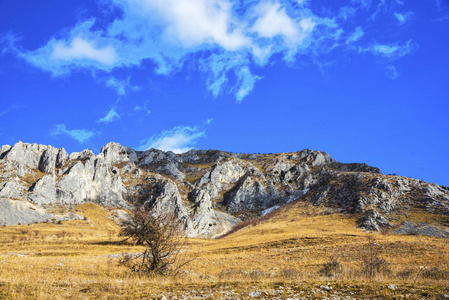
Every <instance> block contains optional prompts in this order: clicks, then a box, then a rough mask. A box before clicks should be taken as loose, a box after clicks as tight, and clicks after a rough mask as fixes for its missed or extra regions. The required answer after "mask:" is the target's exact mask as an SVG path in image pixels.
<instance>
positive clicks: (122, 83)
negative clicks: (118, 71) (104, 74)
mask: <svg viewBox="0 0 449 300" xmlns="http://www.w3.org/2000/svg"><path fill="white" fill-rule="evenodd" d="M130 80H131V79H130V78H129V77H128V78H126V79H125V80H123V79H118V78H116V77H113V76H111V77H108V78H107V80H106V86H107V87H110V88H112V89H114V90H115V91H116V92H117V95H119V96H126V94H127V91H129V90H131V91H138V90H139V89H140V87H139V86H133V85H131V83H130Z"/></svg>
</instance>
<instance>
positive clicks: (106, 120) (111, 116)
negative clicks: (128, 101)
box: [97, 108, 120, 123]
mask: <svg viewBox="0 0 449 300" xmlns="http://www.w3.org/2000/svg"><path fill="white" fill-rule="evenodd" d="M115 119H120V116H119V114H118V113H117V112H116V111H115V109H114V108H111V109H110V110H109V111H108V113H107V114H106V116H104V117H103V118H100V119H98V121H97V122H98V123H111V122H112V121H114V120H115Z"/></svg>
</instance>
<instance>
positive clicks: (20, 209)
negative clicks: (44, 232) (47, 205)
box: [0, 198, 51, 225]
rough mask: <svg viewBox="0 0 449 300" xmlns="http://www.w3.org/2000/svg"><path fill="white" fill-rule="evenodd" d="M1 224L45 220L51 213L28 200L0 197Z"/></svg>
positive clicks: (23, 223) (22, 223) (49, 217)
mask: <svg viewBox="0 0 449 300" xmlns="http://www.w3.org/2000/svg"><path fill="white" fill-rule="evenodd" d="M0 212H1V213H0V224H1V225H18V224H21V225H27V224H30V223H39V222H45V221H47V220H49V219H51V215H50V214H49V213H47V212H46V211H45V210H44V209H42V208H39V207H37V206H35V205H33V204H31V203H29V202H25V201H19V200H11V199H7V198H0Z"/></svg>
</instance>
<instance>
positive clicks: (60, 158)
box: [56, 148, 69, 168]
mask: <svg viewBox="0 0 449 300" xmlns="http://www.w3.org/2000/svg"><path fill="white" fill-rule="evenodd" d="M68 160H69V155H68V154H67V152H66V151H65V149H64V148H61V149H59V151H58V155H57V156H56V167H58V168H61V167H63V166H64V164H65V163H66V162H67V161H68Z"/></svg>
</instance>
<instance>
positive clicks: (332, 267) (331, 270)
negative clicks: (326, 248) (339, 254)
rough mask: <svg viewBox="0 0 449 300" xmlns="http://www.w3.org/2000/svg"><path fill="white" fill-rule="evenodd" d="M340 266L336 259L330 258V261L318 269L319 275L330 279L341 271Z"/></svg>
mask: <svg viewBox="0 0 449 300" xmlns="http://www.w3.org/2000/svg"><path fill="white" fill-rule="evenodd" d="M342 269H343V268H342V266H341V264H340V262H339V261H337V259H336V258H331V260H330V261H328V262H326V263H325V264H324V265H323V267H322V268H321V269H320V272H319V273H320V275H321V276H327V277H332V276H335V275H336V274H337V273H340V272H341V271H342Z"/></svg>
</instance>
